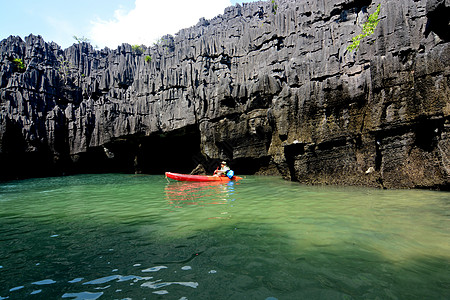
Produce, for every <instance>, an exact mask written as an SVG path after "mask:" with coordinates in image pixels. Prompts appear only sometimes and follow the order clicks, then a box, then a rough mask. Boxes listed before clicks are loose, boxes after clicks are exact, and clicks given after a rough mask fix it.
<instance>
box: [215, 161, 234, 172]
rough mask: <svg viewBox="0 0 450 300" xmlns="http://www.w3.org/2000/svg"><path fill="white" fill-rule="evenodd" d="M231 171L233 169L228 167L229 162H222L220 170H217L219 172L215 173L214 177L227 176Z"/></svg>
mask: <svg viewBox="0 0 450 300" xmlns="http://www.w3.org/2000/svg"><path fill="white" fill-rule="evenodd" d="M230 170H231V169H230V168H229V167H228V166H227V162H226V161H222V162H221V163H220V169H219V168H217V170H215V171H214V175H216V176H226V175H227V173H228V171H230ZM230 176H231V175H230Z"/></svg>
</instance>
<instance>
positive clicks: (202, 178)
mask: <svg viewBox="0 0 450 300" xmlns="http://www.w3.org/2000/svg"><path fill="white" fill-rule="evenodd" d="M166 176H167V177H169V178H171V179H174V180H178V181H224V182H227V181H231V180H240V179H242V177H239V176H233V177H231V179H230V178H228V177H226V176H210V175H188V174H179V173H172V172H166Z"/></svg>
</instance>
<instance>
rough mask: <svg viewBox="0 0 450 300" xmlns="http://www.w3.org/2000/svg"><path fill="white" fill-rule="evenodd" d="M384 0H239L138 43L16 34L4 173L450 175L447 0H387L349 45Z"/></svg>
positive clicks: (318, 180)
mask: <svg viewBox="0 0 450 300" xmlns="http://www.w3.org/2000/svg"><path fill="white" fill-rule="evenodd" d="M379 3H381V2H380V1H368V0H323V1H314V2H309V1H301V0H298V1H292V0H291V1H289V0H277V5H278V6H277V10H276V13H274V12H273V8H272V3H271V2H270V1H266V2H255V3H249V4H244V5H242V6H240V5H237V6H233V7H229V8H227V9H226V10H225V12H224V14H223V15H219V16H217V17H215V18H214V19H211V20H205V19H201V20H200V21H199V23H198V24H197V25H195V26H193V27H191V28H187V29H183V30H181V31H179V32H178V33H177V34H176V35H175V36H165V37H163V38H162V39H161V40H160V41H159V42H158V43H157V44H156V45H153V46H151V47H146V46H141V47H140V48H136V47H132V46H131V45H128V44H123V45H121V46H119V47H118V48H117V49H115V50H111V49H107V48H106V49H102V50H95V49H94V48H93V47H92V46H91V45H90V44H87V43H79V44H74V45H73V46H71V47H69V48H68V49H65V50H63V49H61V47H59V46H58V45H57V44H55V43H46V42H45V41H44V39H43V38H42V37H40V36H33V35H30V36H28V37H27V38H25V41H23V40H22V39H21V38H20V37H13V36H11V37H9V38H7V39H5V40H3V41H1V42H0V96H1V104H0V165H1V166H2V167H1V171H0V179H3V180H8V179H14V178H18V177H26V176H50V175H60V174H67V173H80V172H117V171H119V172H138V173H140V172H142V173H153V174H162V172H163V171H165V170H172V171H177V172H190V171H191V170H192V169H193V168H195V167H196V166H197V165H199V164H201V165H203V167H204V168H205V169H206V170H207V171H211V170H212V169H213V168H215V167H216V163H217V161H218V160H223V159H226V160H228V161H229V162H230V163H231V165H232V167H233V169H235V170H236V172H238V173H241V174H244V173H245V174H271V175H281V176H283V177H284V178H286V179H290V180H294V181H299V182H301V183H307V184H338V185H361V186H369V187H383V188H435V189H442V190H449V188H450V84H449V82H450V37H449V32H450V27H449V16H450V2H449V1H448V0H418V1H406V0H399V1H388V2H383V3H382V5H381V12H380V19H381V20H380V23H379V25H378V27H377V29H376V30H375V33H374V34H373V35H372V36H371V37H369V38H367V40H365V41H363V42H362V44H361V47H360V49H359V50H358V51H357V52H349V51H347V50H346V47H347V46H348V45H349V44H350V42H351V38H352V37H353V36H354V35H356V34H359V33H360V32H361V24H362V23H363V22H364V21H365V20H367V17H368V14H369V13H371V12H372V11H373V10H374V9H375V7H376V6H377V5H378V4H379ZM148 57H151V60H149V59H148ZM17 58H19V59H21V60H22V61H23V63H24V65H25V69H24V70H22V69H20V68H19V67H18V65H17V63H15V62H14V61H13V60H14V59H17Z"/></svg>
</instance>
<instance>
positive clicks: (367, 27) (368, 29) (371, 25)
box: [347, 4, 381, 51]
mask: <svg viewBox="0 0 450 300" xmlns="http://www.w3.org/2000/svg"><path fill="white" fill-rule="evenodd" d="M380 7H381V4H378V6H377V10H376V11H375V12H374V13H372V14H371V15H369V18H368V19H367V22H366V23H364V24H363V33H361V34H358V35H357V36H354V37H353V38H352V41H353V42H352V43H351V44H350V45H349V46H348V47H347V50H349V51H353V50H358V49H359V43H360V42H361V40H362V39H363V38H365V37H367V36H369V35H371V34H373V32H374V31H375V28H377V25H378V22H380V20H379V19H378V14H379V13H380Z"/></svg>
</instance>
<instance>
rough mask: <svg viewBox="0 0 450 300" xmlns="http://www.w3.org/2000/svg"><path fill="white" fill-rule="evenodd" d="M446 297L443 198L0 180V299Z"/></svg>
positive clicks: (119, 179) (447, 209) (129, 180)
mask: <svg viewBox="0 0 450 300" xmlns="http://www.w3.org/2000/svg"><path fill="white" fill-rule="evenodd" d="M59 298H65V299H263V300H264V299H268V300H269V299H270V300H273V299H449V298H450V194H449V193H448V192H436V191H427V190H378V189H368V188H357V187H330V186H304V185H301V184H298V183H293V182H288V181H284V180H282V179H281V178H278V177H259V176H245V178H244V179H243V180H241V181H240V182H230V183H212V184H211V183H186V182H174V181H168V180H167V179H166V178H164V176H158V175H129V174H95V175H76V176H66V177H54V178H37V179H28V180H21V181H9V182H3V183H0V299H59Z"/></svg>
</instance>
